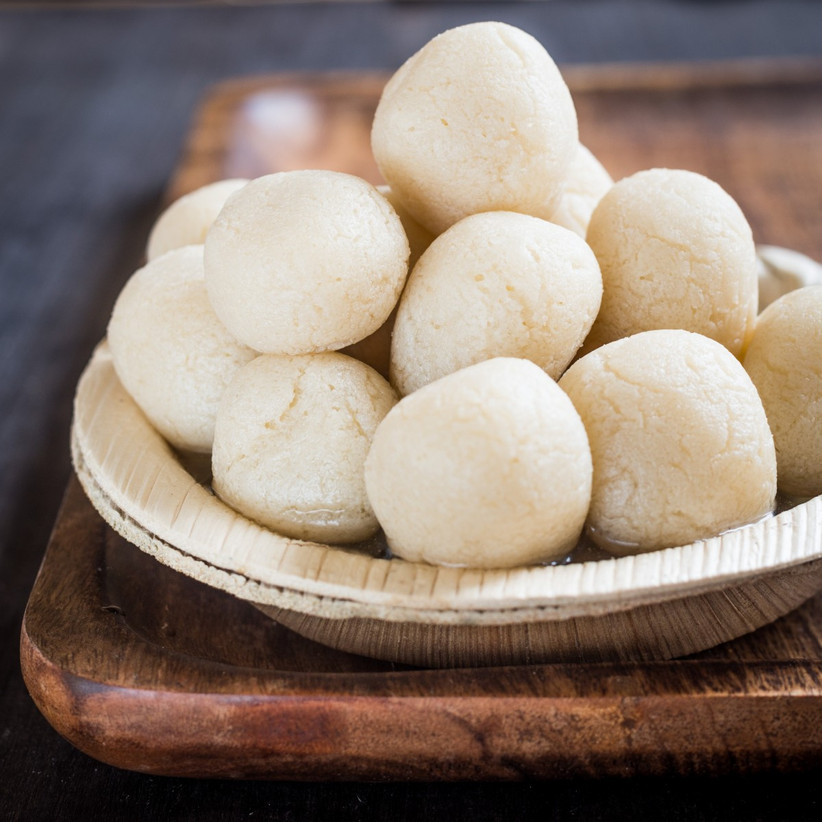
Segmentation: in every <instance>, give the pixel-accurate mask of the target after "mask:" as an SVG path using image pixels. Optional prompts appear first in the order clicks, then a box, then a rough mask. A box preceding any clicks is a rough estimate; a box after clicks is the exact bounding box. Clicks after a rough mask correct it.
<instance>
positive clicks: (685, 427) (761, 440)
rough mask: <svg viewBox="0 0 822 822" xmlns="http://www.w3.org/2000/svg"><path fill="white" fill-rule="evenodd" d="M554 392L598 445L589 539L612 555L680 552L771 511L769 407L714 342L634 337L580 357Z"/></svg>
mask: <svg viewBox="0 0 822 822" xmlns="http://www.w3.org/2000/svg"><path fill="white" fill-rule="evenodd" d="M559 385H560V387H561V388H564V389H565V391H566V392H567V393H568V395H569V396H570V398H571V400H572V401H573V403H574V405H575V406H576V409H577V411H579V413H580V416H581V417H582V420H583V422H584V423H585V428H586V430H587V432H588V439H589V441H590V444H591V454H592V456H593V461H594V484H593V492H592V495H591V510H590V513H589V515H588V524H589V527H590V529H591V534H592V536H593V537H594V539H595V540H596V541H597V542H599V543H600V544H601V545H602V546H603V547H605V548H606V549H607V550H609V551H611V552H612V553H615V554H629V553H636V552H641V551H652V550H655V549H658V548H665V547H670V546H674V545H685V544H688V543H691V542H694V541H695V540H698V539H702V538H705V537H710V536H713V535H716V534H719V533H720V532H722V531H725V530H727V529H729V528H733V527H735V526H738V525H743V524H745V523H748V522H752V521H754V520H756V519H759V518H760V517H762V516H764V515H765V514H767V513H768V512H769V511H771V510H772V508H773V504H774V496H775V493H776V459H775V455H774V445H773V437H772V436H771V432H770V429H769V428H768V421H767V419H766V418H765V412H764V410H763V408H762V403H761V401H760V399H759V396H758V394H757V392H756V388H755V387H754V385H753V383H752V382H751V380H750V379H749V377H748V375H747V374H746V373H745V370H744V369H743V368H742V365H741V364H740V362H739V360H737V359H736V358H735V357H734V356H733V355H732V354H731V353H730V352H729V351H728V350H727V348H725V347H724V346H722V345H720V344H719V343H717V342H715V341H714V340H710V339H708V338H707V337H704V336H702V335H700V334H694V333H691V332H688V331H681V330H659V331H646V332H642V333H639V334H635V335H634V336H632V337H628V338H626V339H623V340H618V341H616V342H613V343H609V344H608V345H604V346H602V347H601V348H598V349H597V350H596V351H592V352H591V353H590V354H588V355H587V356H585V357H583V358H582V359H580V360H578V361H577V362H576V363H574V365H572V366H571V367H570V368H569V369H568V371H566V372H565V374H564V375H563V377H562V379H561V380H560V381H559Z"/></svg>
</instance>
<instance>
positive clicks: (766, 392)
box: [743, 285, 822, 497]
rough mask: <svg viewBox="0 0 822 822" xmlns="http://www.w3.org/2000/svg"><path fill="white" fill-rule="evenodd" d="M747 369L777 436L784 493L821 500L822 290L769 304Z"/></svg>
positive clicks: (805, 291) (803, 291)
mask: <svg viewBox="0 0 822 822" xmlns="http://www.w3.org/2000/svg"><path fill="white" fill-rule="evenodd" d="M743 363H744V365H745V369H746V371H747V372H748V374H749V375H750V377H751V379H752V380H753V381H754V385H756V387H757V389H758V390H759V396H760V397H761V398H762V404H763V405H764V406H765V413H766V414H767V415H768V422H769V423H770V426H771V431H773V438H774V443H775V445H776V463H777V478H778V480H779V488H780V490H781V491H783V492H784V493H786V494H789V495H792V496H797V497H813V496H816V495H817V494H822V285H815V286H808V287H806V288H800V289H797V290H796V291H791V292H790V293H788V294H785V295H784V296H783V297H780V298H779V299H778V300H776V301H775V302H773V303H771V305H769V306H768V307H767V308H766V309H765V310H764V311H763V312H762V313H761V314H760V315H759V318H758V319H757V322H756V328H755V329H754V333H753V337H752V339H751V343H750V345H749V347H748V350H747V351H746V353H745V359H744V360H743Z"/></svg>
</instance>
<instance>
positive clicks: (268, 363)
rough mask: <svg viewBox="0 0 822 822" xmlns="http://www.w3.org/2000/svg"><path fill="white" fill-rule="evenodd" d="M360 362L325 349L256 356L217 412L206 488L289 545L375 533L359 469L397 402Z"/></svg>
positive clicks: (345, 539) (354, 539)
mask: <svg viewBox="0 0 822 822" xmlns="http://www.w3.org/2000/svg"><path fill="white" fill-rule="evenodd" d="M396 399H397V398H396V395H395V394H394V391H393V390H392V388H391V386H390V385H389V384H388V383H387V382H386V381H385V380H384V379H383V378H382V377H381V376H380V375H379V374H377V373H376V371H374V370H373V369H371V368H369V367H368V366H367V365H365V364H363V363H361V362H359V361H358V360H354V359H352V358H351V357H347V356H345V355H344V354H338V353H335V352H325V353H320V354H305V355H302V356H286V355H275V354H268V355H262V356H260V357H257V359H255V360H253V361H252V362H250V363H249V364H248V365H247V366H246V367H245V368H243V369H242V370H241V371H239V372H238V374H237V375H236V377H235V378H234V380H233V381H232V382H231V385H230V386H229V388H228V390H227V391H226V393H225V395H224V397H223V401H222V402H221V403H220V407H219V410H218V413H217V425H216V428H215V433H214V452H213V455H212V471H213V481H212V484H213V487H214V490H215V492H216V493H217V495H218V496H219V497H221V498H222V499H223V500H224V501H225V502H227V503H228V504H229V505H230V506H232V507H233V508H235V509H236V510H237V511H239V512H240V513H242V514H244V515H245V516H247V517H249V518H251V519H254V520H256V521H257V522H259V523H261V524H262V525H265V526H267V527H269V528H271V529H273V530H274V531H278V532H279V533H281V534H285V535H286V536H290V537H294V538H296V539H308V540H314V541H318V542H330V543H350V542H359V541H360V540H364V539H367V538H368V537H370V536H372V535H373V534H374V533H375V532H376V531H377V528H378V527H379V526H378V524H377V520H376V518H375V516H374V512H373V511H372V509H371V506H370V505H369V503H368V497H367V496H366V493H365V480H364V477H363V464H364V462H365V457H366V454H367V453H368V448H369V446H370V445H371V439H372V437H373V435H374V431H375V430H376V428H377V425H378V423H379V422H380V420H382V418H383V417H384V416H385V415H386V414H387V413H388V411H389V409H390V408H391V407H392V406H393V405H394V403H395V402H396Z"/></svg>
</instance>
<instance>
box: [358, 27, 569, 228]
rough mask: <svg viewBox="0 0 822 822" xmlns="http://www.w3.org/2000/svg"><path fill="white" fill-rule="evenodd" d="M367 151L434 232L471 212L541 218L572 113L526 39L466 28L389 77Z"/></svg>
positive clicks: (556, 78) (548, 207)
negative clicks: (515, 212) (508, 212)
mask: <svg viewBox="0 0 822 822" xmlns="http://www.w3.org/2000/svg"><path fill="white" fill-rule="evenodd" d="M371 147H372V149H373V152H374V157H375V159H376V161H377V165H378V166H379V168H380V171H381V172H382V174H383V176H384V177H385V179H386V180H387V181H388V183H389V185H390V186H391V188H392V190H393V191H394V192H395V193H396V195H397V196H398V197H399V199H400V200H401V201H402V202H403V203H404V204H405V207H406V208H407V209H408V210H409V211H410V212H411V213H412V214H413V215H414V216H415V217H416V219H417V220H418V221H419V222H420V223H422V225H424V226H425V227H426V228H428V230H429V231H432V232H433V233H434V234H439V233H441V232H442V231H444V230H445V229H446V228H448V227H449V226H451V225H453V224H454V223H455V222H457V221H458V220H460V219H462V218H463V217H466V216H468V215H469V214H475V213H477V212H481V211H496V210H505V211H519V212H523V213H526V214H534V215H536V216H538V217H546V218H547V217H548V216H549V215H550V213H551V211H552V210H553V208H554V205H555V201H556V199H557V198H558V197H559V195H560V193H561V190H562V185H563V183H564V181H565V177H566V174H567V172H568V168H569V166H570V163H571V160H572V158H573V156H574V152H575V151H576V148H577V119H576V111H575V109H574V104H573V101H572V100H571V95H570V92H569V91H568V87H567V86H566V84H565V81H564V80H563V79H562V76H561V75H560V73H559V70H558V69H557V67H556V65H555V64H554V61H553V60H552V59H551V57H550V56H549V55H548V53H547V52H546V51H545V49H544V48H543V47H542V46H541V45H540V44H539V43H538V42H537V41H536V40H535V39H534V38H533V37H531V36H530V35H529V34H526V33H525V32H524V31H521V30H520V29H517V28H514V27H513V26H509V25H505V24H504V23H490V22H483V23H472V24H470V25H467V26H460V27H459V28H455V29H450V30H449V31H446V32H444V33H442V34H440V35H439V36H437V37H435V38H434V39H433V40H431V41H430V42H429V43H427V44H426V45H425V46H423V48H422V49H421V50H420V51H418V52H417V53H416V54H415V55H413V56H412V57H411V58H410V59H409V60H407V61H406V63H405V64H404V65H403V66H401V67H400V69H399V70H398V71H397V72H396V74H394V76H393V77H392V78H391V79H390V80H389V82H388V84H387V85H386V86H385V89H384V91H383V93H382V96H381V98H380V102H379V105H378V106H377V111H376V114H375V116H374V122H373V127H372V130H371Z"/></svg>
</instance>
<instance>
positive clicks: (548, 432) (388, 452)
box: [365, 357, 591, 568]
mask: <svg viewBox="0 0 822 822" xmlns="http://www.w3.org/2000/svg"><path fill="white" fill-rule="evenodd" d="M365 481H366V486H367V488H368V497H369V499H370V500H371V504H372V505H373V506H374V511H375V512H376V514H377V517H378V519H379V521H380V524H381V525H382V527H383V529H384V531H385V534H386V537H387V539H388V544H389V545H390V547H391V550H392V551H393V552H394V553H395V554H396V555H397V556H400V557H402V558H404V559H407V560H412V561H424V562H429V563H432V564H437V565H465V566H473V567H478V568H503V567H512V566H516V565H525V564H528V563H536V562H545V561H548V560H552V559H555V558H557V557H561V556H564V555H565V554H566V553H567V552H568V551H569V550H570V549H571V548H572V547H573V546H574V545H575V544H576V542H577V540H578V538H579V535H580V532H581V529H582V525H583V522H584V520H585V514H586V512H587V510H588V502H589V499H590V492H591V455H590V452H589V450H588V442H587V438H586V436H585V429H584V428H583V425H582V422H581V421H580V418H579V415H578V414H577V413H576V411H575V410H574V407H573V405H572V404H571V402H570V400H569V399H568V397H567V396H566V395H565V394H564V393H563V392H562V390H561V389H560V388H559V387H558V386H557V384H556V383H555V382H554V381H553V380H552V379H551V378H550V377H549V376H547V375H546V374H545V372H544V371H542V370H541V369H540V368H538V367H537V366H536V365H534V364H533V363H531V362H529V361H527V360H518V359H511V358H504V357H503V358H497V359H493V360H486V361H485V362H482V363H478V364H477V365H472V366H470V367H468V368H465V369H463V370H462V371H457V372H456V373H454V374H449V375H448V376H447V377H443V378H442V379H441V380H437V381H436V382H433V383H431V384H430V385H427V386H425V387H424V388H421V389H420V390H419V391H417V392H415V393H414V394H411V395H410V396H408V397H405V398H404V399H402V400H400V402H399V403H398V404H397V405H396V406H395V407H394V408H393V409H392V411H391V412H390V413H389V414H388V415H387V416H386V417H385V419H384V420H383V421H382V423H380V426H379V428H378V429H377V433H376V435H375V437H374V442H373V444H372V446H371V450H370V452H369V454H368V459H367V460H366V464H365Z"/></svg>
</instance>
